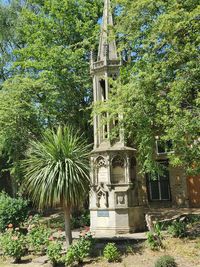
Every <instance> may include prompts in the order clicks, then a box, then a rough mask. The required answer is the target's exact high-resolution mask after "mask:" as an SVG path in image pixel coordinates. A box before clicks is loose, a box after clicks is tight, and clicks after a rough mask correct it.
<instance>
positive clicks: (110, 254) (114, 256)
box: [103, 243, 120, 262]
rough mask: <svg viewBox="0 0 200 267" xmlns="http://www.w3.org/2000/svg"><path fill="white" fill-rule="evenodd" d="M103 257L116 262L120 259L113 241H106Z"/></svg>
mask: <svg viewBox="0 0 200 267" xmlns="http://www.w3.org/2000/svg"><path fill="white" fill-rule="evenodd" d="M103 257H104V258H105V259H106V260H107V261H108V262H116V261H119V260H120V252H119V250H118V248H117V247H116V245H115V244H114V243H108V244H107V245H106V246H105V248H104V250H103Z"/></svg>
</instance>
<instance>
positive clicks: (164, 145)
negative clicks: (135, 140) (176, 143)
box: [156, 140, 173, 154]
mask: <svg viewBox="0 0 200 267" xmlns="http://www.w3.org/2000/svg"><path fill="white" fill-rule="evenodd" d="M156 152H157V154H166V153H170V152H173V144H172V141H171V140H169V141H162V140H157V141H156Z"/></svg>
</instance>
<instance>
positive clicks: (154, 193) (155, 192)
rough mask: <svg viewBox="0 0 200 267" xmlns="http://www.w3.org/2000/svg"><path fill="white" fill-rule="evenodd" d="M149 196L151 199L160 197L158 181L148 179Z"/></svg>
mask: <svg viewBox="0 0 200 267" xmlns="http://www.w3.org/2000/svg"><path fill="white" fill-rule="evenodd" d="M150 183H151V185H150V190H151V193H150V196H151V199H152V200H156V199H160V196H159V186H158V181H152V180H151V181H150Z"/></svg>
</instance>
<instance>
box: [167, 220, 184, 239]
mask: <svg viewBox="0 0 200 267" xmlns="http://www.w3.org/2000/svg"><path fill="white" fill-rule="evenodd" d="M186 226H187V224H186V223H185V222H181V221H173V222H172V224H171V225H169V226H168V229H167V231H168V233H169V234H170V235H172V236H173V237H184V236H186Z"/></svg>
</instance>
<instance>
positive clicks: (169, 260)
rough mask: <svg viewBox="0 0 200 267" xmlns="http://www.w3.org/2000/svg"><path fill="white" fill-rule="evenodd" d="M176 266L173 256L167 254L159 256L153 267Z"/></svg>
mask: <svg viewBox="0 0 200 267" xmlns="http://www.w3.org/2000/svg"><path fill="white" fill-rule="evenodd" d="M176 266H177V264H176V262H175V260H174V258H173V257H171V256H169V255H165V256H162V257H160V258H159V259H158V260H157V261H156V263H155V267H176Z"/></svg>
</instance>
